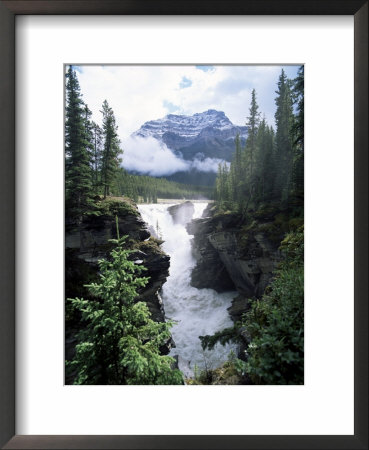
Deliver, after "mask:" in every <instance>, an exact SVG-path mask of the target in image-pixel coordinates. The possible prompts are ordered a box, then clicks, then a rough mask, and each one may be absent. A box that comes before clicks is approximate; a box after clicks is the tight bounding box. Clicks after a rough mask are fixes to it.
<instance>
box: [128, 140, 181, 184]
mask: <svg viewBox="0 0 369 450" xmlns="http://www.w3.org/2000/svg"><path fill="white" fill-rule="evenodd" d="M122 146H123V164H122V165H123V167H124V168H126V169H127V170H131V171H137V172H140V173H144V174H147V175H152V176H160V175H171V174H173V173H175V172H179V171H183V170H185V171H186V170H188V164H187V163H186V162H185V161H184V160H183V159H181V158H178V157H177V156H176V155H175V154H174V153H173V152H172V151H171V150H169V148H168V147H167V146H166V145H165V144H161V143H160V142H159V141H157V140H156V139H154V138H151V137H150V138H146V139H145V138H140V137H130V138H128V139H125V140H124V142H123V143H122Z"/></svg>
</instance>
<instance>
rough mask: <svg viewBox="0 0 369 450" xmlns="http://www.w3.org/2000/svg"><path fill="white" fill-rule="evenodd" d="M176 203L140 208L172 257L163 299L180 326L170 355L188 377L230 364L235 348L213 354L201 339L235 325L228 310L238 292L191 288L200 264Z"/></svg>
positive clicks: (200, 206)
mask: <svg viewBox="0 0 369 450" xmlns="http://www.w3.org/2000/svg"><path fill="white" fill-rule="evenodd" d="M174 204H175V203H166V204H163V203H161V204H149V205H139V206H138V208H139V211H140V213H141V215H142V218H143V219H144V220H145V222H147V223H148V224H149V226H151V227H153V228H154V229H155V230H157V229H159V230H160V233H161V237H162V239H163V240H164V241H165V242H164V244H163V245H162V248H163V250H164V251H165V252H166V253H167V254H169V255H170V269H169V277H168V279H167V282H166V283H165V284H164V285H163V291H162V299H163V303H164V309H165V315H166V317H167V319H172V320H174V321H175V322H176V323H175V325H174V326H173V328H172V336H173V339H174V342H175V344H176V347H175V348H173V349H172V350H171V352H170V355H171V356H176V355H177V356H178V364H179V368H180V369H181V370H182V372H183V373H184V374H185V375H186V376H187V377H191V376H193V373H194V368H195V365H196V366H197V367H198V368H199V369H202V368H207V369H215V368H217V367H219V366H220V365H221V364H222V363H223V362H225V361H227V359H228V355H229V353H230V352H231V350H233V351H235V350H236V347H235V346H234V345H230V344H227V345H226V346H222V345H220V344H217V345H216V347H215V348H214V349H213V350H212V351H205V352H204V351H203V350H202V347H201V342H200V339H199V336H204V335H207V334H209V335H212V334H214V333H215V332H216V331H220V330H222V329H223V328H227V327H230V326H232V325H233V322H232V320H231V319H230V317H229V315H228V311H227V308H229V307H230V306H231V301H232V299H233V298H234V297H235V296H236V293H235V292H226V293H222V294H219V293H217V292H216V291H214V290H213V289H197V288H195V287H193V286H191V285H190V281H191V272H192V269H193V267H194V266H195V264H196V261H195V259H194V257H193V255H192V252H191V238H192V236H191V235H189V234H188V233H187V231H186V228H185V226H184V225H181V224H174V223H173V220H172V216H171V215H170V213H169V211H168V207H170V206H173V205H174ZM194 206H195V212H194V216H193V218H194V219H195V218H199V217H201V216H202V213H203V211H204V209H205V208H206V206H207V203H205V202H201V203H195V202H194Z"/></svg>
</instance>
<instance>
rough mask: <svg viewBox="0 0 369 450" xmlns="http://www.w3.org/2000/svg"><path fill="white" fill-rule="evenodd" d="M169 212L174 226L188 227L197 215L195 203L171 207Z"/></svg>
mask: <svg viewBox="0 0 369 450" xmlns="http://www.w3.org/2000/svg"><path fill="white" fill-rule="evenodd" d="M168 211H169V214H170V215H171V216H172V218H173V223H174V224H181V225H186V224H187V223H189V222H190V221H191V220H192V217H193V215H194V213H195V206H194V205H193V203H191V202H189V201H187V202H184V203H180V204H179V205H174V206H170V207H169V208H168Z"/></svg>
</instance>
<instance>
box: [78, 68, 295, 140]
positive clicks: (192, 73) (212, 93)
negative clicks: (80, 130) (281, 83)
mask: <svg viewBox="0 0 369 450" xmlns="http://www.w3.org/2000/svg"><path fill="white" fill-rule="evenodd" d="M81 67H82V68H83V70H82V72H81V71H80V70H79V69H77V67H75V68H76V69H77V70H79V73H78V79H79V81H80V85H81V92H82V94H83V98H84V100H85V101H86V103H87V104H88V106H89V108H90V109H91V111H92V112H93V117H92V119H93V120H94V121H95V122H97V123H99V124H101V113H100V110H101V105H102V102H103V101H104V100H105V99H107V100H108V102H109V105H110V106H111V107H112V109H113V111H114V113H115V117H116V119H117V124H118V126H119V129H118V133H119V136H120V138H121V139H124V138H125V137H127V136H129V135H130V134H131V133H133V132H134V131H136V130H138V129H139V128H140V127H141V125H143V124H144V123H145V122H147V121H150V120H155V119H159V118H162V117H164V116H165V115H167V114H170V113H176V114H186V115H192V114H195V113H199V112H203V111H207V110H208V109H216V110H218V111H224V113H225V114H226V115H227V117H229V119H230V120H231V121H232V122H233V123H234V124H235V125H244V124H245V122H246V120H247V119H246V118H247V116H248V115H249V108H250V101H251V91H252V89H253V88H255V90H256V94H257V102H258V104H259V111H260V112H261V113H262V114H265V116H266V120H267V122H268V123H269V124H270V125H273V126H274V113H275V108H276V105H275V91H276V86H277V81H278V77H279V75H280V73H281V69H282V66H276V65H260V66H259V65H253V66H246V65H238V66H231V65H229V66H228V65H217V66H206V65H201V66H190V65H183V66H180V65H179V66H178V65H175V66H174V65H168V66H165V65H163V66H159V65H158V66H155V65H147V66H144V65H140V66H135V65H122V66H116V65H111V66H109V65H104V66H101V65H100V66H97V65H96V66H91V65H86V66H81ZM283 68H284V69H285V71H286V74H287V76H288V77H290V78H294V77H295V76H296V73H297V69H298V66H283ZM190 83H191V84H190ZM180 86H182V88H181V87H180Z"/></svg>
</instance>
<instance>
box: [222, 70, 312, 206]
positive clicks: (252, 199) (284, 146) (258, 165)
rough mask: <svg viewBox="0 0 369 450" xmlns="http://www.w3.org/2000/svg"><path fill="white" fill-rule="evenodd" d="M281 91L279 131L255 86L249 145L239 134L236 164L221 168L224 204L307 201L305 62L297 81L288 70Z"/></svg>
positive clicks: (243, 204) (282, 76)
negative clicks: (262, 108) (267, 116)
mask: <svg viewBox="0 0 369 450" xmlns="http://www.w3.org/2000/svg"><path fill="white" fill-rule="evenodd" d="M276 94H277V96H276V98H275V103H276V106H277V109H276V113H275V123H276V129H275V130H274V129H273V127H272V126H270V125H268V124H267V122H266V120H265V118H263V119H261V114H260V112H259V106H258V104H257V100H256V92H255V89H254V90H253V91H252V98H251V105H250V109H249V116H248V117H247V123H246V125H247V127H248V136H247V140H246V144H245V146H244V147H242V146H241V144H240V139H239V138H238V137H237V138H236V141H235V153H234V156H233V160H232V162H231V164H230V166H229V165H228V164H227V163H223V164H220V165H219V168H218V176H217V179H216V188H215V198H216V200H217V201H218V203H219V204H220V206H222V205H223V206H226V207H228V208H230V209H232V210H234V209H236V210H238V211H239V212H241V213H242V214H246V213H247V212H248V211H249V210H253V209H255V208H257V207H258V205H260V204H261V203H266V202H271V201H272V202H281V203H282V204H287V203H288V202H290V201H291V200H292V199H293V200H294V201H297V202H300V203H301V202H302V201H303V196H304V67H303V66H301V67H300V68H299V71H298V75H297V77H296V78H295V79H293V80H290V79H288V78H287V76H286V74H285V72H284V70H283V69H282V73H281V75H280V77H279V80H278V84H277V91H276Z"/></svg>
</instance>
